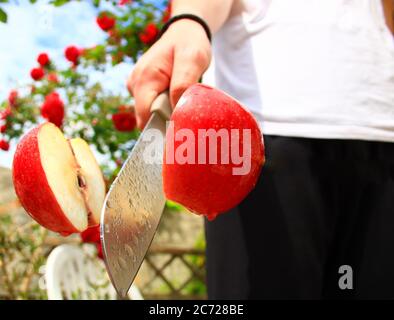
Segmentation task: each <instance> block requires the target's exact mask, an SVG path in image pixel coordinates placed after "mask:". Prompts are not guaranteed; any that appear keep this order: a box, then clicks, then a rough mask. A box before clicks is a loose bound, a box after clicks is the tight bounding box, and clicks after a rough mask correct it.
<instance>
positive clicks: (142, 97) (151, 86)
mask: <svg viewBox="0 0 394 320" xmlns="http://www.w3.org/2000/svg"><path fill="white" fill-rule="evenodd" d="M136 76H138V79H137V80H135V82H134V83H132V88H131V89H132V95H133V96H134V99H135V109H136V117H137V126H138V128H140V129H143V128H144V127H145V125H146V123H147V122H148V120H149V117H150V107H151V105H152V102H153V100H154V99H155V98H156V97H157V96H158V95H159V94H160V93H161V92H163V91H164V90H166V89H167V88H168V85H169V82H170V76H169V75H168V74H167V73H165V72H164V71H163V70H161V69H160V68H158V67H154V66H152V67H147V68H144V69H143V70H141V72H140V74H137V75H136Z"/></svg>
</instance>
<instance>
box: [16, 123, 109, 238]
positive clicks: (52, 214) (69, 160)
mask: <svg viewBox="0 0 394 320" xmlns="http://www.w3.org/2000/svg"><path fill="white" fill-rule="evenodd" d="M12 174H13V182H14V188H15V192H16V194H17V196H18V198H19V200H20V202H21V204H22V206H23V207H24V208H25V210H26V211H27V212H28V213H29V214H30V216H31V217H32V218H33V219H35V220H36V221H37V222H38V223H39V224H41V225H42V226H44V227H45V228H47V229H49V230H52V231H54V232H58V233H60V234H62V235H69V234H71V233H74V232H82V231H84V230H85V229H87V228H88V226H89V225H97V224H98V223H99V219H100V213H101V208H102V205H103V202H104V197H105V184H104V179H103V176H102V173H101V170H100V168H99V166H98V164H97V162H96V159H95V158H94V156H93V153H92V152H91V150H90V148H89V146H88V144H87V143H86V142H85V141H84V140H82V139H80V138H76V139H71V140H67V139H66V138H65V137H64V135H63V133H62V132H61V131H60V129H59V128H58V127H57V126H55V125H54V124H52V123H49V122H48V123H44V124H42V125H39V126H38V127H36V128H34V129H32V130H31V131H29V132H28V133H27V134H26V135H25V136H24V137H23V138H22V139H21V141H20V142H19V144H18V146H17V149H16V152H15V155H14V161H13V164H12Z"/></svg>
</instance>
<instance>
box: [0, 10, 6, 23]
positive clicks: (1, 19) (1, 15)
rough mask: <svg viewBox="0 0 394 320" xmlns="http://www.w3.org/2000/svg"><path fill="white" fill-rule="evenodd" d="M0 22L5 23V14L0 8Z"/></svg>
mask: <svg viewBox="0 0 394 320" xmlns="http://www.w3.org/2000/svg"><path fill="white" fill-rule="evenodd" d="M0 22H3V23H7V14H6V13H5V11H4V10H3V9H1V8H0Z"/></svg>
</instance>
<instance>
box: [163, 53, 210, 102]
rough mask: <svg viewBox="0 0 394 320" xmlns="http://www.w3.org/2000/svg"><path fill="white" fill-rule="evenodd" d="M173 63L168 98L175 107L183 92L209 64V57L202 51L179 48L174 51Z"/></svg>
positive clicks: (195, 81) (199, 76)
mask: <svg viewBox="0 0 394 320" xmlns="http://www.w3.org/2000/svg"><path fill="white" fill-rule="evenodd" d="M173 63H174V66H173V69H172V78H171V84H170V100H171V104H172V106H173V107H175V105H176V104H177V102H178V100H179V98H180V97H181V95H182V94H183V92H185V90H186V89H187V88H188V87H190V86H191V85H192V84H195V83H197V82H198V80H199V79H200V78H201V75H202V74H203V73H204V71H205V70H206V69H207V67H208V65H209V57H208V56H207V54H205V53H203V52H202V51H198V50H190V49H185V48H180V49H179V50H176V51H175V52H174V62H173Z"/></svg>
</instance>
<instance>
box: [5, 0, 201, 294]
mask: <svg viewBox="0 0 394 320" xmlns="http://www.w3.org/2000/svg"><path fill="white" fill-rule="evenodd" d="M170 10H171V5H170V3H169V2H168V1H158V0H157V1H154V0H151V1H139V0H132V1H121V0H120V1H98V0H92V1H67V0H53V1H45V0H39V1H28V0H25V1H23V0H20V1H0V21H1V22H0V39H2V41H1V42H0V299H116V294H115V293H114V291H113V288H112V287H111V285H110V283H109V279H108V277H107V274H106V272H105V268H104V263H103V261H102V259H101V247H100V244H99V241H98V229H97V228H96V229H94V230H88V232H85V234H82V235H81V234H76V235H72V236H69V237H61V236H59V235H57V234H54V233H52V232H48V231H47V230H44V229H43V228H42V227H40V226H39V225H38V224H37V223H35V222H34V221H33V220H32V219H31V218H30V217H29V216H28V215H27V214H26V213H25V212H24V210H23V209H22V208H21V206H20V204H19V202H18V200H17V198H16V195H15V193H14V188H13V185H12V178H11V170H10V169H11V166H12V158H13V154H14V152H15V147H16V145H17V143H18V141H19V140H20V138H21V137H22V136H23V134H24V133H26V132H27V131H28V130H30V129H31V128H33V127H34V126H36V125H37V124H38V123H42V122H45V121H50V122H53V123H55V124H56V125H58V126H59V127H60V128H61V129H62V130H63V131H64V132H65V134H66V136H67V137H81V138H83V139H85V140H86V141H87V142H88V143H89V144H90V146H91V147H92V149H93V151H94V153H95V155H96V158H97V160H98V162H99V163H100V166H101V167H102V170H103V174H104V177H105V180H106V183H107V186H109V185H110V184H111V182H112V181H113V179H114V178H115V177H116V175H117V173H118V172H119V169H120V168H121V166H122V163H123V161H124V160H125V159H126V157H127V155H128V154H129V153H130V151H131V149H132V147H133V145H134V142H135V141H136V139H137V138H138V135H139V132H138V130H137V129H136V128H135V117H134V107H133V100H132V98H131V97H130V96H129V94H128V92H127V90H126V87H125V81H126V78H127V76H128V74H129V73H130V72H131V70H132V68H133V64H134V63H135V61H136V60H137V59H138V57H139V56H140V55H141V54H142V53H143V52H144V51H146V50H147V49H148V48H149V46H150V45H152V44H153V42H154V41H155V39H156V38H157V36H158V30H159V29H160V28H161V26H162V25H163V23H164V22H165V21H166V20H167V19H168V17H169V12H170ZM38 187H39V186H38ZM204 251H205V240H204V232H203V219H202V218H201V217H198V216H196V215H194V214H191V213H189V212H187V211H186V210H185V209H184V208H182V207H181V206H179V205H177V204H174V203H170V202H169V203H167V205H166V209H165V213H164V216H163V220H162V223H161V225H160V227H159V230H158V233H157V235H156V237H155V239H154V241H153V244H152V247H151V250H150V252H149V254H148V256H147V258H146V259H145V262H144V263H143V266H142V268H141V270H140V272H139V274H138V276H137V278H136V281H135V287H133V290H131V291H132V292H131V293H130V298H131V299H140V298H174V299H183V298H197V299H204V298H206V288H205V258H204Z"/></svg>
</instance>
